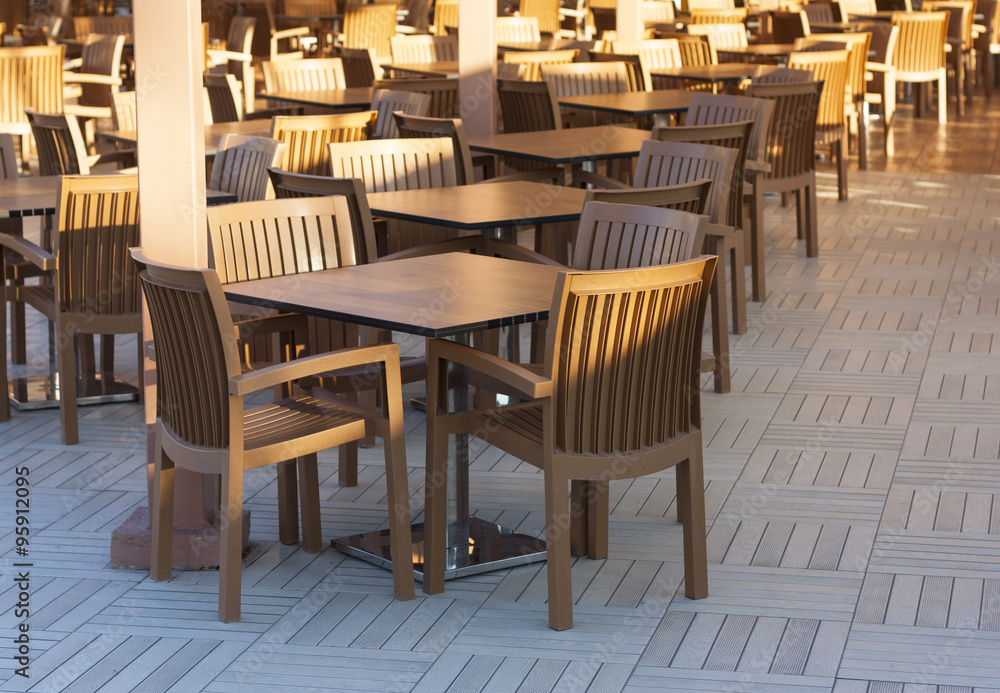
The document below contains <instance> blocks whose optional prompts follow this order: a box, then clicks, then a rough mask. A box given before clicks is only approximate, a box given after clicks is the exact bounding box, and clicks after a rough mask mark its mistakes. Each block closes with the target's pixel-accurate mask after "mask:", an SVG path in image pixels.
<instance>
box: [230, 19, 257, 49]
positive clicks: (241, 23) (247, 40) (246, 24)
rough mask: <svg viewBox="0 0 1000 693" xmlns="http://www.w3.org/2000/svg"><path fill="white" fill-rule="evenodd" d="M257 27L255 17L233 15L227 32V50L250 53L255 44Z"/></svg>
mask: <svg viewBox="0 0 1000 693" xmlns="http://www.w3.org/2000/svg"><path fill="white" fill-rule="evenodd" d="M256 28H257V19H256V18H255V17H233V18H232V19H231V20H230V22H229V31H228V32H227V33H226V50H227V51H233V52H234V53H249V52H250V51H251V48H252V46H253V35H254V31H255V29H256Z"/></svg>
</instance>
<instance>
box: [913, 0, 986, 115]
mask: <svg viewBox="0 0 1000 693" xmlns="http://www.w3.org/2000/svg"><path fill="white" fill-rule="evenodd" d="M920 9H921V10H923V11H924V12H942V11H943V12H947V13H948V41H947V45H946V46H945V62H946V63H947V64H948V69H949V71H950V72H951V74H952V75H954V79H955V82H954V84H955V90H954V91H955V108H956V111H957V113H958V116H959V117H961V116H962V114H963V113H964V112H965V105H964V103H965V101H969V102H970V103H971V102H972V76H973V75H974V74H975V60H974V55H973V48H974V45H973V38H972V34H973V30H972V27H973V23H974V19H973V17H974V16H975V14H976V0H924V2H923V4H921V6H920Z"/></svg>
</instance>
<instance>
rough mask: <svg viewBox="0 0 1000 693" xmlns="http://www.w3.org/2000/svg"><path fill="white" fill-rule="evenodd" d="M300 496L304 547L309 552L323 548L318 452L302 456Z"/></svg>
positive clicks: (299, 461) (299, 462) (315, 551)
mask: <svg viewBox="0 0 1000 693" xmlns="http://www.w3.org/2000/svg"><path fill="white" fill-rule="evenodd" d="M297 462H298V467H299V497H300V498H301V501H300V502H301V503H302V548H303V549H305V550H306V552H307V553H319V552H320V551H322V550H323V527H322V524H321V522H320V516H319V469H318V467H317V464H316V454H315V453H313V454H312V455H306V456H304V457H300V458H299V459H298V460H297Z"/></svg>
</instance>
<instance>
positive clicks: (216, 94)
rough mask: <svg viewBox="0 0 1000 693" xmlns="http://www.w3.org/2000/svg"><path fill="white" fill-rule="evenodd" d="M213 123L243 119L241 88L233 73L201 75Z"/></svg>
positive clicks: (233, 121)
mask: <svg viewBox="0 0 1000 693" xmlns="http://www.w3.org/2000/svg"><path fill="white" fill-rule="evenodd" d="M203 79H204V82H205V93H206V94H207V95H208V105H209V107H210V108H211V110H212V122H213V123H235V122H237V121H240V120H243V88H242V87H241V86H240V83H239V82H238V81H237V80H236V76H235V75H229V74H226V75H213V74H210V73H208V72H206V73H205V74H204V76H203Z"/></svg>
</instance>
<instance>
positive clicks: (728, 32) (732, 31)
mask: <svg viewBox="0 0 1000 693" xmlns="http://www.w3.org/2000/svg"><path fill="white" fill-rule="evenodd" d="M688 33H689V34H690V35H692V36H707V37H708V43H709V45H710V46H711V50H712V52H713V53H715V54H716V56H718V51H721V50H724V49H726V48H745V47H746V46H747V45H748V43H749V42H748V41H747V30H746V27H745V26H743V25H742V24H692V25H690V26H688ZM716 60H718V57H716Z"/></svg>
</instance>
